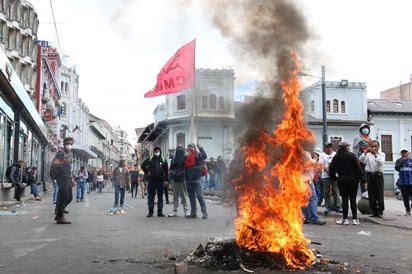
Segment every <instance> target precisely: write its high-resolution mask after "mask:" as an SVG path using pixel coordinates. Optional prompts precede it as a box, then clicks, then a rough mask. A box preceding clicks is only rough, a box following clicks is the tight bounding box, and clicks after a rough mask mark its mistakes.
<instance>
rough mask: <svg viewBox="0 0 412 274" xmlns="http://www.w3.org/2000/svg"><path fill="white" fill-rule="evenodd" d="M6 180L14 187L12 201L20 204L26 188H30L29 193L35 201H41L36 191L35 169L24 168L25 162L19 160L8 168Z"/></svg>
mask: <svg viewBox="0 0 412 274" xmlns="http://www.w3.org/2000/svg"><path fill="white" fill-rule="evenodd" d="M6 175H7V174H6ZM8 180H9V182H10V183H11V184H12V185H13V186H14V199H16V201H18V202H20V203H22V200H21V196H22V194H23V192H24V189H25V188H26V186H30V192H31V194H33V196H34V200H35V201H41V200H42V199H41V196H40V195H39V190H38V189H37V167H26V162H25V161H23V160H20V161H18V162H17V163H16V164H13V165H11V166H10V172H9V174H8Z"/></svg>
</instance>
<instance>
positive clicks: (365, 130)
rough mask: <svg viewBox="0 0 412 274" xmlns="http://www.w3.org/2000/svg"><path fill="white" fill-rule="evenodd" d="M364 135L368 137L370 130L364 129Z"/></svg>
mask: <svg viewBox="0 0 412 274" xmlns="http://www.w3.org/2000/svg"><path fill="white" fill-rule="evenodd" d="M361 132H362V134H365V135H368V134H369V129H367V128H362V131H361Z"/></svg>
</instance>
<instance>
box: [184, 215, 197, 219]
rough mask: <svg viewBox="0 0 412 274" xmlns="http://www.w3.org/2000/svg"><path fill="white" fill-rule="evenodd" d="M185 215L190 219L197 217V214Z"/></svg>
mask: <svg viewBox="0 0 412 274" xmlns="http://www.w3.org/2000/svg"><path fill="white" fill-rule="evenodd" d="M185 217H186V218H188V219H196V218H197V216H196V215H195V214H189V215H186V216H185Z"/></svg>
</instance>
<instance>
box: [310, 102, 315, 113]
mask: <svg viewBox="0 0 412 274" xmlns="http://www.w3.org/2000/svg"><path fill="white" fill-rule="evenodd" d="M310 111H312V112H315V100H312V101H310Z"/></svg>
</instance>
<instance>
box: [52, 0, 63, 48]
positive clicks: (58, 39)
mask: <svg viewBox="0 0 412 274" xmlns="http://www.w3.org/2000/svg"><path fill="white" fill-rule="evenodd" d="M50 9H51V12H52V16H53V25H54V31H55V32H56V38H57V45H58V47H59V52H60V53H61V52H62V51H61V47H60V38H59V33H58V31H57V23H56V18H55V17H54V9H53V4H52V0H50Z"/></svg>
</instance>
